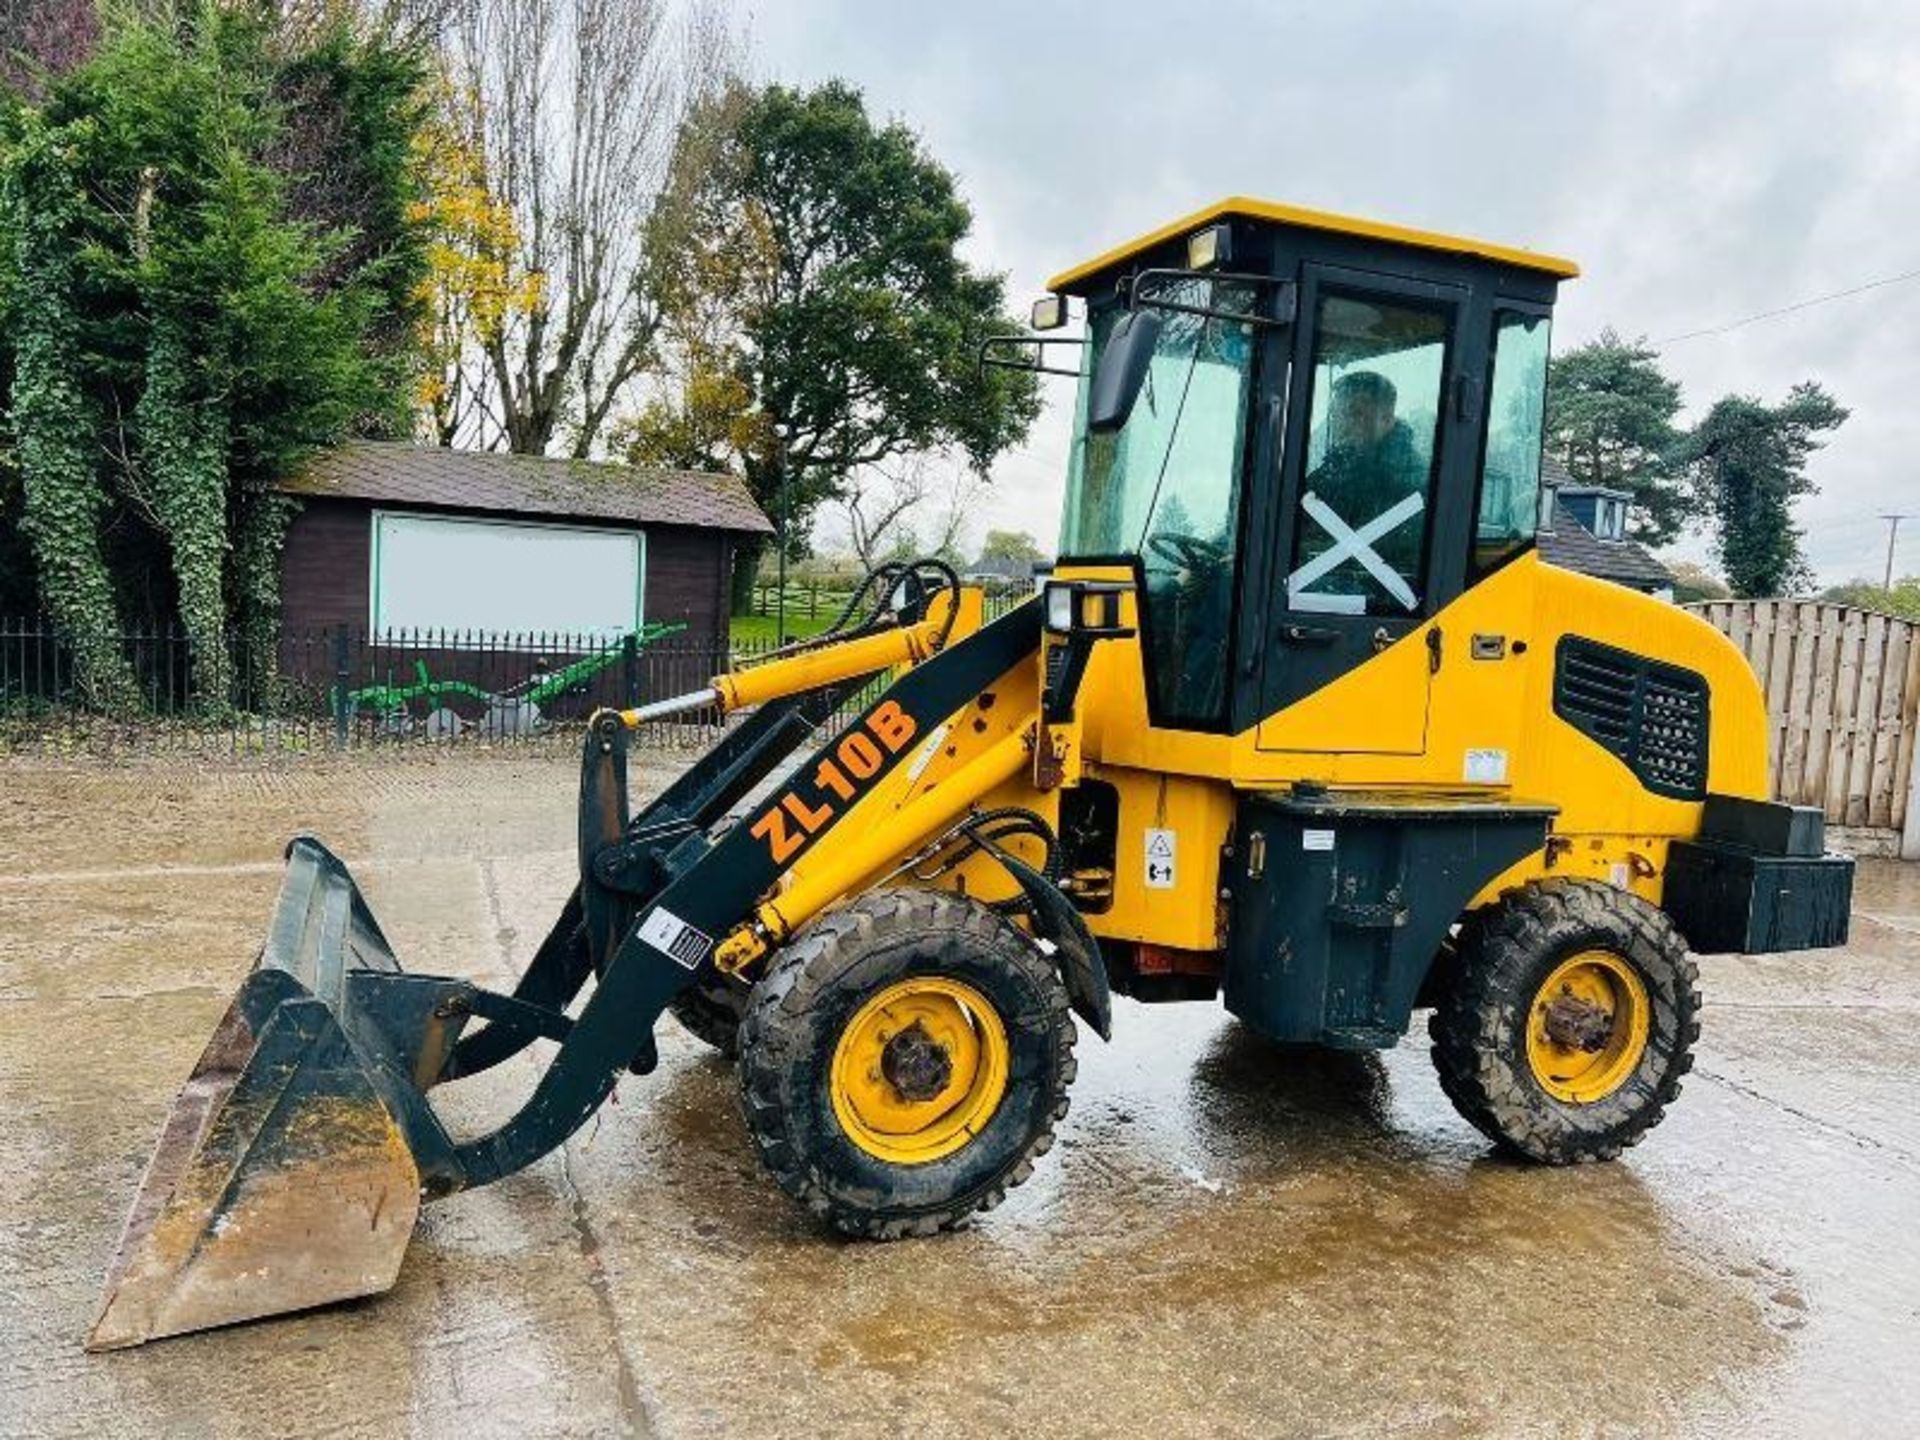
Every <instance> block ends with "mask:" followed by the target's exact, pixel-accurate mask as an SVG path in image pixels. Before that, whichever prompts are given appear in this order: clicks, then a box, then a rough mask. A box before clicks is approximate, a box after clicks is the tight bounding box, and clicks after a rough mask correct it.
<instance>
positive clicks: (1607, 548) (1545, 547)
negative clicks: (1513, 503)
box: [1539, 501, 1673, 586]
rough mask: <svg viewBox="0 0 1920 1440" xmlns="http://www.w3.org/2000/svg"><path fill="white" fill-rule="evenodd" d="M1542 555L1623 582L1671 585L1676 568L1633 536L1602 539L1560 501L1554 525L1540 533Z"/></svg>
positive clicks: (1566, 566) (1555, 562)
mask: <svg viewBox="0 0 1920 1440" xmlns="http://www.w3.org/2000/svg"><path fill="white" fill-rule="evenodd" d="M1539 544H1540V558H1541V559H1542V560H1545V561H1546V562H1547V563H1548V564H1549V565H1558V566H1559V567H1560V568H1561V569H1562V570H1577V571H1578V572H1579V573H1580V574H1582V575H1593V576H1596V577H1598V578H1599V579H1602V580H1614V581H1617V582H1619V583H1620V584H1622V585H1633V586H1641V585H1653V586H1661V585H1671V584H1673V572H1672V571H1670V570H1669V569H1667V567H1666V566H1664V565H1662V564H1661V563H1660V562H1659V561H1658V560H1656V559H1654V558H1653V557H1652V556H1651V555H1649V554H1648V553H1647V552H1646V551H1644V550H1642V549H1641V548H1640V547H1639V546H1638V545H1636V544H1634V543H1633V541H1631V540H1602V539H1601V538H1600V537H1599V536H1597V535H1595V534H1594V533H1593V532H1592V531H1591V530H1589V529H1587V527H1586V526H1584V525H1582V524H1581V523H1580V522H1579V521H1578V520H1576V519H1575V518H1574V517H1573V512H1572V511H1571V510H1569V509H1567V507H1566V506H1565V505H1562V504H1560V503H1559V502H1558V501H1556V502H1555V503H1554V507H1553V529H1552V530H1542V531H1541V532H1540V536H1539Z"/></svg>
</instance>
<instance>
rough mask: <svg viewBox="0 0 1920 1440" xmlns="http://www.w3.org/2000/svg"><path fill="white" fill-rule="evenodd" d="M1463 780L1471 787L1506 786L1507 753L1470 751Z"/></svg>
mask: <svg viewBox="0 0 1920 1440" xmlns="http://www.w3.org/2000/svg"><path fill="white" fill-rule="evenodd" d="M1463 778H1464V779H1465V780H1466V782H1467V784H1469V785H1504V784H1506V783H1507V752H1506V751H1504V750H1469V751H1467V763H1466V766H1465V773H1464V775H1463Z"/></svg>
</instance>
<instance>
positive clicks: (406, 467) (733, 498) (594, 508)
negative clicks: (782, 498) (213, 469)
mask: <svg viewBox="0 0 1920 1440" xmlns="http://www.w3.org/2000/svg"><path fill="white" fill-rule="evenodd" d="M279 488H280V489H281V490H282V491H283V492H284V493H286V494H288V495H297V496H302V497H307V498H315V499H332V500H369V501H374V502H376V503H384V504H390V505H423V506H431V507H433V508H435V509H442V510H470V511H483V512H495V513H501V514H516V515H551V516H554V517H556V518H564V519H569V520H619V521H624V522H626V523H628V524H638V525H693V526H700V527H704V528H706V529H710V530H734V531H743V532H746V533H749V534H755V535H771V534H772V533H773V529H774V527H773V522H772V521H771V520H769V519H768V518H767V515H766V512H765V511H764V510H762V509H761V508H760V507H759V505H757V504H756V503H754V499H753V495H752V493H751V492H750V491H749V490H748V489H747V486H746V482H745V481H743V480H742V479H740V477H739V476H737V475H715V474H707V473H704V472H701V471H697V470H641V469H636V468H635V467H633V466H630V465H612V464H606V463H603V462H599V461H590V460H561V459H549V458H547V457H545V456H539V455H508V454H503V453H501V452H499V451H482V450H444V449H440V448H439V447H436V446H432V445H412V444H408V443H406V442H405V441H378V440H363V441H357V442H355V443H353V444H349V445H341V446H339V447H337V448H335V449H333V450H328V451H325V452H324V453H322V454H321V455H319V456H318V457H316V458H315V459H314V460H313V461H312V462H311V463H310V464H308V465H307V466H306V468H305V469H303V470H301V471H300V472H299V473H298V474H296V475H293V476H292V477H290V478H289V479H287V480H284V481H282V482H281V483H280V486H279Z"/></svg>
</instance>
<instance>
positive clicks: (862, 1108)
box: [830, 975, 1008, 1165]
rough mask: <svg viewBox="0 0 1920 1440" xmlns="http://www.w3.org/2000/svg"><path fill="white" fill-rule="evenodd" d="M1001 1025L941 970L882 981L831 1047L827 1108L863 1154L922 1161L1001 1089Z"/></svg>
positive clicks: (967, 1128)
mask: <svg viewBox="0 0 1920 1440" xmlns="http://www.w3.org/2000/svg"><path fill="white" fill-rule="evenodd" d="M1007 1060H1008V1049H1007V1027H1006V1025H1005V1024H1004V1023H1002V1021H1001V1019H1000V1016H999V1013H998V1012H997V1011H995V1010H994V1008H993V1006H992V1005H991V1004H989V1003H988V1001H987V999H986V997H985V996H983V995H982V994H981V993H980V992H979V991H978V990H975V989H974V988H973V987H972V986H971V985H967V984H964V983H963V982H961V981H959V980H951V979H948V978H947V977H946V976H944V975H922V976H916V977H914V978H913V979H911V980H902V981H899V982H898V983H896V984H893V985H889V986H888V987H887V988H886V989H884V990H882V991H881V992H880V993H879V994H878V995H875V996H874V997H873V998H872V999H871V1000H869V1001H867V1003H866V1004H864V1005H862V1006H861V1007H860V1009H859V1011H858V1012H856V1013H855V1015H854V1017H853V1019H852V1020H850V1021H849V1022H848V1023H847V1028H846V1029H845V1030H843V1031H841V1032H840V1039H839V1042H838V1043H837V1044H836V1045H835V1046H834V1047H833V1064H832V1067H831V1071H830V1075H831V1082H830V1083H831V1084H832V1087H833V1113H834V1115H835V1117H836V1118H837V1119H838V1120H839V1121H840V1128H841V1129H843V1130H845V1131H846V1133H847V1136H848V1138H849V1139H851V1140H852V1141H853V1143H854V1144H856V1145H858V1146H859V1147H860V1148H861V1149H862V1150H864V1151H866V1152H867V1154H869V1155H872V1156H874V1157H875V1158H877V1159H880V1160H887V1161H891V1162H892V1163H894V1164H896V1165H924V1164H926V1163H927V1162H929V1161H932V1160H938V1159H940V1158H941V1157H942V1156H945V1155H951V1154H953V1152H954V1151H956V1150H958V1149H960V1148H961V1147H962V1146H964V1145H965V1144H966V1143H967V1142H968V1141H969V1140H971V1139H973V1137H974V1136H975V1135H978V1134H979V1133H980V1131H981V1130H982V1129H983V1128H984V1127H985V1126H986V1123H987V1122H988V1121H989V1120H991V1119H992V1118H993V1112H994V1111H995V1110H997V1109H999V1108H1000V1101H1001V1099H1002V1097H1004V1096H1005V1095H1006V1093H1007Z"/></svg>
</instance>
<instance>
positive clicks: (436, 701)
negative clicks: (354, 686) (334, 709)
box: [347, 622, 687, 740]
mask: <svg viewBox="0 0 1920 1440" xmlns="http://www.w3.org/2000/svg"><path fill="white" fill-rule="evenodd" d="M686 628H687V627H686V625H685V624H684V623H681V622H674V623H672V624H658V625H643V626H641V627H640V628H639V629H638V630H635V631H633V632H631V633H630V634H628V635H624V636H622V637H621V638H620V639H619V641H618V642H616V643H614V644H612V645H609V646H607V647H606V648H604V649H601V650H597V651H595V652H594V653H593V654H591V655H583V656H582V657H581V658H580V659H578V660H575V661H574V662H572V663H571V664H569V665H563V666H562V667H561V668H560V669H558V670H547V669H544V668H540V669H537V670H536V671H535V673H534V674H532V675H530V676H528V677H527V678H526V679H525V680H523V681H521V682H520V683H519V684H517V685H514V686H511V687H510V688H508V689H506V690H488V689H486V688H485V687H484V686H480V685H476V684H474V683H473V682H472V681H469V680H438V679H435V678H434V677H433V676H432V675H431V674H429V673H428V670H427V662H426V661H424V660H415V661H414V662H413V673H414V679H413V683H412V684H410V685H399V684H394V683H392V682H391V681H389V682H387V683H384V684H376V685H365V686H362V687H361V688H360V689H358V690H350V691H348V692H347V710H348V713H349V714H353V715H369V716H372V717H374V718H375V719H377V720H378V721H380V722H381V723H382V724H383V725H384V727H385V728H386V729H388V730H390V731H392V732H394V733H395V734H411V733H413V731H414V729H415V728H416V727H421V728H423V729H424V731H425V733H426V735H427V736H428V738H430V739H434V740H447V739H452V738H454V737H456V736H458V735H460V734H461V733H462V732H463V731H465V730H467V729H469V728H477V729H479V730H480V732H481V733H482V734H484V735H488V736H491V737H494V738H499V737H502V736H509V735H530V734H532V733H533V732H534V731H535V730H536V729H538V728H539V726H540V723H541V721H542V719H543V718H544V707H546V706H549V705H551V704H552V702H554V701H555V700H558V699H559V698H561V697H562V696H564V695H577V694H584V693H585V692H586V689H587V687H588V686H589V685H591V684H592V683H593V681H594V679H595V678H596V677H598V676H599V675H600V674H601V673H602V672H603V671H606V670H610V669H612V668H613V667H614V666H615V665H618V664H620V663H621V662H622V661H623V660H625V659H626V657H627V656H628V654H629V653H632V652H635V651H639V650H643V649H645V648H646V647H647V646H649V645H651V644H653V643H654V642H655V641H656V640H663V639H665V638H666V637H667V636H669V635H678V634H679V633H680V632H681V631H683V630H685V629H686ZM629 641H631V650H630V649H629V643H628V642H629ZM454 699H464V700H468V701H471V702H472V703H474V704H475V705H478V706H479V707H480V709H481V712H482V713H481V716H480V718H479V719H478V720H474V721H469V720H466V719H463V718H462V717H461V715H460V713H459V712H458V711H457V710H455V709H454V708H453V706H452V705H451V704H450V703H449V702H450V701H452V700H454ZM422 703H424V704H425V705H426V707H427V712H426V715H425V717H424V719H423V718H420V717H417V716H416V715H415V713H414V707H415V706H416V705H419V704H422Z"/></svg>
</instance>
